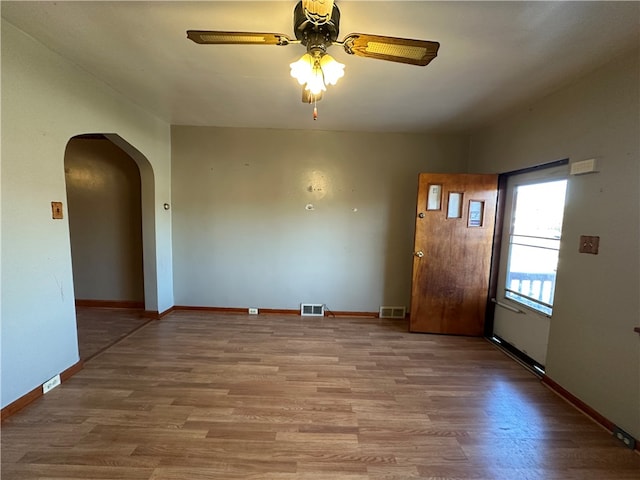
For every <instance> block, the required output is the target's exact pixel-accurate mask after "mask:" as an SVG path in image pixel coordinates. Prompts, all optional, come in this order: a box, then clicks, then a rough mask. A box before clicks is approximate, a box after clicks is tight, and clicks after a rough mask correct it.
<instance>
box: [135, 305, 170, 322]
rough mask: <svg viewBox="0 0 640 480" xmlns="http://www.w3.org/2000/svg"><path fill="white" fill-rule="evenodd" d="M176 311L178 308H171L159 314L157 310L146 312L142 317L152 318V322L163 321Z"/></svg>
mask: <svg viewBox="0 0 640 480" xmlns="http://www.w3.org/2000/svg"><path fill="white" fill-rule="evenodd" d="M175 309H176V307H169V308H167V309H166V310H164V311H163V312H158V311H157V310H145V311H144V312H142V316H143V317H144V318H151V319H152V320H161V319H162V318H164V317H166V316H167V315H169V314H170V313H171V312H173V311H174V310H175Z"/></svg>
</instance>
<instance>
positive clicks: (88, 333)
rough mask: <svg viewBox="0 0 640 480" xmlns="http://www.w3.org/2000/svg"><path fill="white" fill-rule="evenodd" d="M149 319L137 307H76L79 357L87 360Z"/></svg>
mask: <svg viewBox="0 0 640 480" xmlns="http://www.w3.org/2000/svg"><path fill="white" fill-rule="evenodd" d="M149 321H150V320H149V319H148V318H145V317H143V315H142V310H138V309H126V308H93V307H76V323H77V326H78V349H79V350H80V359H81V360H88V359H89V358H91V357H93V356H94V355H97V354H98V353H100V352H101V351H102V350H104V349H105V348H107V347H110V346H111V345H113V344H114V343H116V342H117V341H118V340H120V339H121V338H124V337H126V336H127V335H129V334H130V333H131V332H133V331H134V330H136V329H137V328H140V327H141V326H142V325H144V324H145V323H147V322H149Z"/></svg>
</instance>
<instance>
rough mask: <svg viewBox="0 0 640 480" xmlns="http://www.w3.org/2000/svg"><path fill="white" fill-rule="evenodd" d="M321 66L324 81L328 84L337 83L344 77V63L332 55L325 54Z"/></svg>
mask: <svg viewBox="0 0 640 480" xmlns="http://www.w3.org/2000/svg"><path fill="white" fill-rule="evenodd" d="M320 67H321V68H322V73H323V74H324V81H325V83H327V84H328V85H335V84H336V83H338V80H340V79H341V78H342V77H344V64H342V63H340V62H336V60H335V59H334V58H333V57H332V56H331V55H325V56H323V57H322V58H321V59H320Z"/></svg>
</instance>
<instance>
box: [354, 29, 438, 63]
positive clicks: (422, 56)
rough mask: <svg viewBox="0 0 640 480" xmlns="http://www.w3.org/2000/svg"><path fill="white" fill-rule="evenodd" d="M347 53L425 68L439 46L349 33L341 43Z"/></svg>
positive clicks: (421, 41)
mask: <svg viewBox="0 0 640 480" xmlns="http://www.w3.org/2000/svg"><path fill="white" fill-rule="evenodd" d="M342 44H343V46H344V49H345V51H346V52H347V53H349V54H352V55H358V56H360V57H368V58H377V59H379V60H388V61H390V62H399V63H408V64H411V65H419V66H425V65H427V64H428V63H429V62H430V61H431V60H433V59H434V58H436V55H437V54H438V48H440V44H439V43H438V42H429V41H426V40H411V39H408V38H396V37H384V36H381V35H369V34H366V33H350V34H349V35H347V36H346V37H345V39H344V40H343V41H342Z"/></svg>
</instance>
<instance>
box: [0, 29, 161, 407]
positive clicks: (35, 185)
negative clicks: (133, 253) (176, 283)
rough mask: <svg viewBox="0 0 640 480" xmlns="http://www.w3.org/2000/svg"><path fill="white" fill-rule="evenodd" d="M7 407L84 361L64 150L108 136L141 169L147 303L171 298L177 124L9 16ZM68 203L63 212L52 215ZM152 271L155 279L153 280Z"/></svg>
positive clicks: (153, 305) (5, 86) (155, 305)
mask: <svg viewBox="0 0 640 480" xmlns="http://www.w3.org/2000/svg"><path fill="white" fill-rule="evenodd" d="M1 46H2V68H1V73H2V175H1V177H2V178H1V187H2V205H1V208H2V215H1V231H2V241H1V257H2V258H1V263H2V284H1V289H2V290H1V297H2V306H1V310H0V313H1V316H2V322H1V335H0V337H1V339H2V348H1V355H2V361H1V364H2V386H1V387H2V388H1V393H2V407H4V406H6V405H8V404H9V403H11V402H13V401H14V400H16V399H17V398H19V397H21V396H22V395H25V394H26V393H27V392H29V391H31V390H32V389H34V388H36V387H38V386H39V385H41V384H42V383H43V382H45V381H47V380H48V379H50V378H51V377H53V376H54V375H56V374H58V373H60V372H62V371H64V370H65V369H67V368H69V367H70V366H72V365H73V364H75V363H76V362H77V361H78V359H79V356H78V346H77V332H76V320H75V309H74V288H73V275H72V266H71V248H70V239H69V223H68V212H67V205H66V187H65V175H64V155H65V148H66V146H67V143H68V142H69V140H70V139H71V138H72V137H75V136H76V135H79V134H83V133H108V134H109V135H110V136H111V137H112V138H114V139H119V140H122V139H124V140H126V142H124V141H123V144H124V143H126V144H127V145H128V146H129V147H131V150H132V151H134V150H135V154H136V155H137V159H136V161H137V163H138V165H139V166H140V170H141V173H142V176H143V186H142V198H143V204H144V205H145V211H143V224H144V230H143V232H144V244H145V253H147V252H148V253H149V255H145V259H144V263H145V267H144V268H145V301H146V303H147V305H146V308H147V309H149V310H160V311H162V310H165V309H167V308H169V307H171V306H172V305H173V285H172V283H171V282H172V278H173V273H172V269H171V268H172V267H171V216H170V212H166V211H165V210H164V209H163V208H162V204H163V203H164V202H168V201H170V200H169V199H170V196H171V185H170V177H169V175H170V168H171V167H170V164H171V156H170V154H171V149H170V130H169V125H168V124H167V123H165V122H163V121H161V120H159V119H158V118H156V117H154V116H153V115H151V114H149V113H148V112H145V111H144V110H142V109H140V108H139V107H138V106H136V105H135V104H134V103H132V102H131V101H130V100H127V99H125V98H124V97H122V96H121V95H119V94H118V93H117V92H115V91H114V90H112V89H111V88H110V87H108V86H107V85H105V84H104V83H102V82H101V81H100V80H98V79H96V78H95V77H93V76H91V75H89V74H87V72H85V71H83V70H81V69H79V68H77V67H76V66H75V65H73V64H72V63H70V62H68V61H67V60H65V59H64V58H62V57H60V56H59V55H57V54H56V53H54V52H52V51H51V50H49V49H48V48H47V47H45V46H44V45H42V44H40V43H38V42H37V41H35V40H34V39H33V38H31V37H29V36H28V35H26V34H24V33H23V32H21V31H20V30H18V29H16V28H15V27H13V26H12V25H11V24H9V23H8V22H6V21H5V20H3V21H2V43H1ZM52 201H62V202H63V204H64V209H63V213H64V218H63V219H62V220H53V219H52V218H51V202H52ZM147 278H149V279H150V280H149V281H146V279H147Z"/></svg>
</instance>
